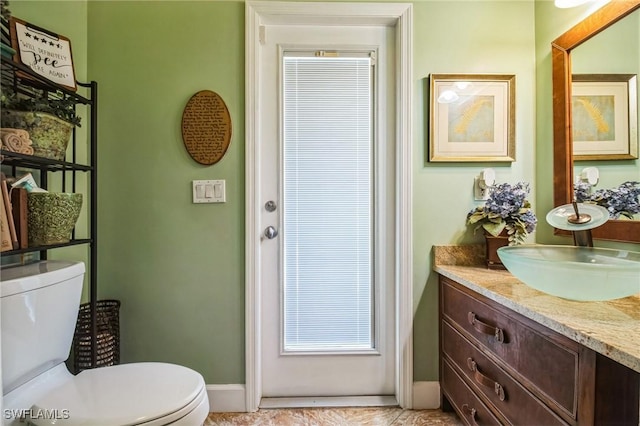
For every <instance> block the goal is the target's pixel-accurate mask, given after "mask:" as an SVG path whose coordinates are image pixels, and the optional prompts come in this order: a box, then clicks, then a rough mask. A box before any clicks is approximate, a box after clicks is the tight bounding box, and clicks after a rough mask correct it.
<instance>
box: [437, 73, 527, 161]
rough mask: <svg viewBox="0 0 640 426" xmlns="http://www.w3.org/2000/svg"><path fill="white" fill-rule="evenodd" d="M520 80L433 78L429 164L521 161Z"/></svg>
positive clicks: (470, 76)
mask: <svg viewBox="0 0 640 426" xmlns="http://www.w3.org/2000/svg"><path fill="white" fill-rule="evenodd" d="M515 86H516V76H515V75H502V74H500V75H497V74H495V75H492V74H431V76H430V84H429V94H430V95H429V105H430V117H429V123H430V126H429V127H430V129H429V150H428V151H429V161H431V162H490V161H491V162H493V161H496V162H497V161H501V162H508V161H515V158H516V157H515V98H516V93H515Z"/></svg>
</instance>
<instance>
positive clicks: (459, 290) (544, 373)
mask: <svg viewBox="0 0 640 426" xmlns="http://www.w3.org/2000/svg"><path fill="white" fill-rule="evenodd" d="M470 292H471V291H470V290H467V289H465V288H464V287H462V286H460V285H459V284H456V283H454V282H452V281H450V280H449V279H447V278H445V277H441V291H440V297H441V300H440V303H441V312H442V315H443V317H444V318H445V319H446V320H447V321H449V322H450V323H451V324H452V326H453V327H454V328H456V329H457V330H458V331H460V333H461V334H462V335H463V336H465V337H466V338H467V339H469V340H470V341H471V342H475V344H476V346H478V347H479V348H480V349H481V350H482V351H485V352H488V353H491V354H492V355H493V356H494V357H495V358H496V359H497V360H499V361H500V362H501V363H504V364H505V365H506V366H507V367H510V368H509V370H512V371H510V373H511V374H512V375H514V376H516V378H517V379H518V381H520V382H521V383H522V384H523V386H525V387H526V388H527V389H529V390H530V391H532V392H533V393H535V394H536V396H537V397H538V398H540V399H541V400H543V401H544V402H545V403H546V404H548V405H550V406H552V407H554V406H555V407H556V408H557V409H558V410H559V411H561V412H564V413H566V415H568V416H569V417H570V418H571V419H576V418H577V405H578V403H577V399H578V395H577V393H578V392H577V385H578V372H579V369H578V367H579V356H578V354H579V347H580V346H579V344H577V343H575V342H572V341H571V340H569V339H566V338H565V337H563V336H560V335H559V334H557V333H555V332H553V331H551V330H548V329H546V328H543V327H542V326H539V325H537V324H535V323H534V322H533V321H530V320H528V319H527V318H524V317H522V316H521V315H519V314H516V313H514V312H509V313H508V314H507V313H505V312H504V311H503V310H504V309H505V308H502V307H498V305H497V304H495V302H492V301H490V300H489V299H486V298H484V297H483V296H481V295H478V294H475V293H473V296H471V295H470V294H469V293H470ZM490 304H491V306H490ZM516 318H517V319H516Z"/></svg>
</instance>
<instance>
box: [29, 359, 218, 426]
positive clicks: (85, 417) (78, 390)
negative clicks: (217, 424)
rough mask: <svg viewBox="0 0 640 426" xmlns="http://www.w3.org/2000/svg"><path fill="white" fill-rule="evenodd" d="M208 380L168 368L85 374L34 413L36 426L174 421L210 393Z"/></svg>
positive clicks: (42, 402)
mask: <svg viewBox="0 0 640 426" xmlns="http://www.w3.org/2000/svg"><path fill="white" fill-rule="evenodd" d="M204 386H205V383H204V379H203V378H202V376H201V375H200V374H199V373H197V372H195V371H193V370H191V369H189V368H186V367H182V366H179V365H174V364H166V363H133V364H122V365H117V366H113V367H103V368H96V369H92V370H85V371H83V372H81V373H80V374H78V375H77V376H76V377H75V378H74V379H72V380H70V381H69V382H67V383H65V384H64V385H62V386H61V387H60V388H57V389H55V390H54V391H52V392H51V393H50V394H48V395H47V396H45V397H44V398H42V399H41V400H40V401H38V402H37V403H36V404H34V406H33V407H32V409H31V415H32V416H36V418H35V419H32V420H31V422H32V423H33V424H34V425H38V426H39V425H50V424H56V425H65V426H72V425H85V426H88V425H92V426H101V425H111V426H112V425H122V426H125V425H137V424H140V423H144V422H149V421H152V420H154V419H158V418H161V417H165V416H169V415H171V414H172V413H175V412H176V411H179V410H181V409H182V408H184V407H185V406H187V405H188V404H189V403H191V402H192V401H193V400H194V399H195V398H196V397H197V396H198V394H199V393H201V391H202V389H203V388H204Z"/></svg>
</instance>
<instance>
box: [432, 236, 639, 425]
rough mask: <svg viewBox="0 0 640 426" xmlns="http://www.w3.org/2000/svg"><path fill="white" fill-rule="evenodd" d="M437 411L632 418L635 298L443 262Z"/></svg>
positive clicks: (492, 420) (492, 418)
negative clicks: (573, 295) (561, 291)
mask: <svg viewBox="0 0 640 426" xmlns="http://www.w3.org/2000/svg"><path fill="white" fill-rule="evenodd" d="M437 250H438V249H437V248H436V266H435V268H434V269H435V271H436V272H438V273H439V274H440V275H439V287H440V384H441V391H442V407H443V410H455V411H456V412H457V414H458V416H459V417H460V418H461V419H462V420H463V422H465V423H466V424H469V425H485V424H489V425H491V424H517V425H527V424H529V425H638V424H639V410H640V407H639V399H640V391H639V390H640V297H638V296H631V297H627V298H624V299H618V300H614V301H609V302H574V301H570V300H564V299H560V298H557V297H553V296H550V295H547V294H544V293H541V292H539V291H537V290H534V289H532V288H529V287H527V286H526V285H524V284H523V283H521V282H520V281H518V280H517V279H516V278H515V277H513V276H512V275H511V274H510V273H509V272H507V271H495V270H487V269H486V268H485V267H484V266H481V265H478V266H474V265H468V266H465V265H443V264H439V263H438V259H437V258H438V252H437Z"/></svg>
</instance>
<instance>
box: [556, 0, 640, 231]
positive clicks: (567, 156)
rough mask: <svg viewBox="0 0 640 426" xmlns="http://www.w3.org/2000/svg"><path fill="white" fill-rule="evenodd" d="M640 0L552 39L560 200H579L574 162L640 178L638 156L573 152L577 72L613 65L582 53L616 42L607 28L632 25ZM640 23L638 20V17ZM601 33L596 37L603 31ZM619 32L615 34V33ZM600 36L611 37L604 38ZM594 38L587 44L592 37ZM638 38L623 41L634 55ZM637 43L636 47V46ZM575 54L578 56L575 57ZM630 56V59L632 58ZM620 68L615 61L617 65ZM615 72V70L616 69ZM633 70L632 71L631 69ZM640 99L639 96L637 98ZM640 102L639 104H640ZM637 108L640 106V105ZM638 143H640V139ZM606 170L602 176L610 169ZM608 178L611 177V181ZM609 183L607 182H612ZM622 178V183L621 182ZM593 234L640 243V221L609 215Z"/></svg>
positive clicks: (619, 2)
mask: <svg viewBox="0 0 640 426" xmlns="http://www.w3.org/2000/svg"><path fill="white" fill-rule="evenodd" d="M639 10H640V0H613V1H612V2H610V3H608V4H606V5H605V6H603V7H602V8H600V9H599V10H597V11H596V12H594V13H593V14H591V15H590V16H588V17H587V18H585V19H584V20H583V21H582V22H580V23H579V24H577V25H575V26H574V27H573V28H571V29H570V30H569V31H567V32H566V33H564V34H562V35H561V36H560V37H558V38H557V39H556V40H554V41H553V42H552V46H551V55H552V64H553V122H554V123H553V134H554V160H553V163H554V164H553V167H554V179H553V182H554V205H556V206H559V205H562V204H567V203H569V202H571V200H572V199H573V195H574V194H573V182H574V167H575V168H576V169H579V170H581V169H582V168H583V167H589V166H594V165H595V166H596V167H599V168H603V169H604V170H603V172H604V173H608V174H611V175H613V174H614V171H615V174H617V175H619V176H618V177H619V178H620V179H627V178H626V173H627V172H628V173H629V179H627V180H636V181H637V180H640V178H639V176H640V173H639V171H638V160H635V159H623V160H618V161H602V160H596V161H586V162H585V161H576V162H574V155H573V123H572V119H573V114H572V73H575V74H581V73H588V74H594V73H596V74H602V73H608V70H604V71H602V70H599V71H595V70H594V69H593V68H591V69H587V67H588V65H587V64H589V63H592V61H591V59H590V58H586V57H582V56H579V55H587V54H588V52H589V51H590V50H591V49H592V48H595V47H594V46H595V45H597V44H605V45H606V44H607V43H610V39H608V38H609V37H610V36H609V35H608V34H606V32H604V30H605V29H611V30H612V32H613V31H614V30H617V27H616V25H617V24H619V25H626V24H627V21H626V20H627V19H629V20H633V19H638V18H637V14H640V11H639ZM635 22H636V24H634V25H637V22H638V21H637V20H636V21H635ZM599 34H600V36H599V37H598V38H596V36H597V35H599ZM612 36H613V34H612V35H611V37H612ZM600 38H602V39H603V40H606V41H600ZM588 40H590V41H592V42H593V46H592V45H591V44H587V41H588ZM638 42H639V40H638V38H637V37H635V39H634V37H627V39H626V40H625V41H624V42H622V43H624V45H625V46H628V49H631V50H629V52H631V53H630V56H635V57H638V49H639V48H638ZM611 46H612V45H611V44H609V47H610V50H609V51H608V52H606V53H604V54H603V57H602V59H601V60H602V61H603V62H604V61H606V62H611V60H612V58H611V56H612V55H611ZM634 46H635V47H634ZM574 57H575V59H574ZM627 59H628V58H627ZM613 66H614V67H615V65H613ZM612 73H613V72H612ZM626 73H627V74H628V72H626ZM635 102H636V103H637V97H636V99H635ZM636 107H637V106H636ZM636 110H637V109H636ZM636 143H637V142H636ZM604 173H601V176H602V175H603V174H604ZM605 182H606V181H605ZM610 182H612V183H611V185H609V183H608V182H607V183H603V185H609V186H612V185H614V184H613V181H610ZM619 183H622V181H621V182H619ZM592 232H593V237H594V238H599V239H606V240H613V241H624V242H636V243H637V242H640V221H636V220H609V221H608V222H607V223H606V224H605V225H603V226H600V227H598V228H595V229H593V230H592Z"/></svg>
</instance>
